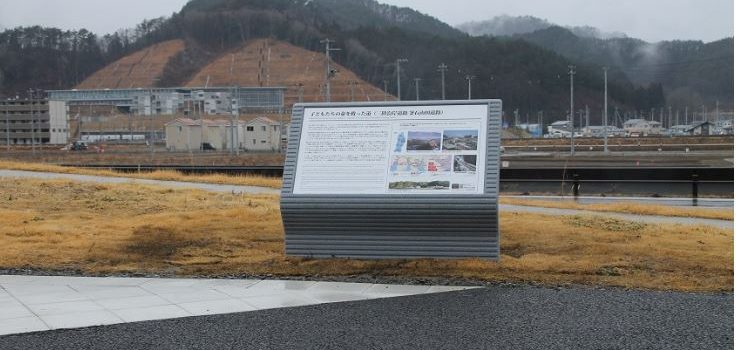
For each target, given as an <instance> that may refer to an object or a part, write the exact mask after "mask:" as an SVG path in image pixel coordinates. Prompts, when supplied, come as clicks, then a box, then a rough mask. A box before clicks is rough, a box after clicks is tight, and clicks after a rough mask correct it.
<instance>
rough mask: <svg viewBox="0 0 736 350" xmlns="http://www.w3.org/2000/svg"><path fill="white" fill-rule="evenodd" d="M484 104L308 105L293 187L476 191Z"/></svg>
mask: <svg viewBox="0 0 736 350" xmlns="http://www.w3.org/2000/svg"><path fill="white" fill-rule="evenodd" d="M488 113H489V111H488V105H487V104H477V105H475V104H463V105H431V106H410V105H402V106H359V107H355V106H354V107H340V106H336V107H307V108H305V109H304V120H303V126H302V132H301V137H300V144H299V151H298V152H299V153H298V158H297V159H298V162H297V166H296V176H295V180H294V192H293V193H294V194H405V193H416V194H453V193H457V194H473V193H476V194H482V193H483V189H484V170H485V159H486V154H485V149H486V145H485V142H486V131H487V129H488Z"/></svg>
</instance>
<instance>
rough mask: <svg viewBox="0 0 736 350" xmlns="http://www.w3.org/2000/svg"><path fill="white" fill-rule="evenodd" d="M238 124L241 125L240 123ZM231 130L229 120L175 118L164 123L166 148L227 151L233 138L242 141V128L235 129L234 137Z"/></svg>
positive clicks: (171, 149) (174, 149) (231, 126)
mask: <svg viewBox="0 0 736 350" xmlns="http://www.w3.org/2000/svg"><path fill="white" fill-rule="evenodd" d="M203 124H204V128H202V125H203ZM239 124H240V126H242V125H243V123H242V122H240V123H239ZM232 130H233V125H232V121H229V120H224V119H218V120H201V119H200V120H193V119H189V118H177V119H174V120H172V121H170V122H168V123H166V148H167V149H168V150H170V151H194V150H200V149H203V150H212V149H214V150H218V151H222V150H228V149H230V147H231V145H232V142H233V138H235V139H238V140H243V135H242V127H239V128H235V130H236V131H237V132H238V133H237V134H236V135H233V133H232ZM240 143H241V144H242V141H241V142H240Z"/></svg>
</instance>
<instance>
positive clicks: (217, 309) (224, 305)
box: [179, 299, 258, 315]
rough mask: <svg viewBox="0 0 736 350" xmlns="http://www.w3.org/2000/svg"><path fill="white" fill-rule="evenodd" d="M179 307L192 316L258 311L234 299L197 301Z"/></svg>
mask: <svg viewBox="0 0 736 350" xmlns="http://www.w3.org/2000/svg"><path fill="white" fill-rule="evenodd" d="M179 306H180V307H181V308H182V309H184V310H186V311H187V312H189V313H191V314H192V315H216V314H228V313H233V312H244V311H254V310H258V308H257V307H255V306H253V305H250V304H248V303H247V302H246V301H244V300H232V299H226V300H207V301H197V302H193V303H183V304H179Z"/></svg>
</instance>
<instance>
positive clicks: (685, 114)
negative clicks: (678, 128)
mask: <svg viewBox="0 0 736 350" xmlns="http://www.w3.org/2000/svg"><path fill="white" fill-rule="evenodd" d="M688 107H689V106H685V123H684V125H687V108H688Z"/></svg>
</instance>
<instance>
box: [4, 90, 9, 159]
mask: <svg viewBox="0 0 736 350" xmlns="http://www.w3.org/2000/svg"><path fill="white" fill-rule="evenodd" d="M8 112H9V107H8V104H7V102H6V103H5V140H6V141H7V144H6V148H7V150H8V152H10V116H9V115H8Z"/></svg>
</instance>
